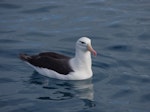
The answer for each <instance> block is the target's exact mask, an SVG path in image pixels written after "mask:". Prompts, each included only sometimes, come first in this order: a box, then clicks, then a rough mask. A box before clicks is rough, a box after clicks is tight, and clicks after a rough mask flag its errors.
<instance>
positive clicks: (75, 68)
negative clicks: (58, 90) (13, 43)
mask: <svg viewBox="0 0 150 112" xmlns="http://www.w3.org/2000/svg"><path fill="white" fill-rule="evenodd" d="M91 53H92V54H93V55H94V56H96V55H97V53H96V51H95V50H94V49H93V48H92V45H91V39H89V38H88V37H81V38H79V39H78V40H77V42H76V46H75V56H74V57H72V58H71V57H69V56H65V55H63V54H59V53H55V52H43V53H39V54H38V55H27V54H20V59H21V60H23V61H24V62H26V63H27V64H28V65H30V66H31V67H32V68H34V69H35V71H37V72H38V73H40V74H42V75H44V76H47V77H51V78H56V79H60V80H85V79H89V78H91V77H92V76H93V72H92V60H91Z"/></svg>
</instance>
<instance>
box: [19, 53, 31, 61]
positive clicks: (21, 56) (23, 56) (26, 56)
mask: <svg viewBox="0 0 150 112" xmlns="http://www.w3.org/2000/svg"><path fill="white" fill-rule="evenodd" d="M19 57H20V59H21V60H23V61H29V60H30V59H31V56H28V55H27V54H20V55H19Z"/></svg>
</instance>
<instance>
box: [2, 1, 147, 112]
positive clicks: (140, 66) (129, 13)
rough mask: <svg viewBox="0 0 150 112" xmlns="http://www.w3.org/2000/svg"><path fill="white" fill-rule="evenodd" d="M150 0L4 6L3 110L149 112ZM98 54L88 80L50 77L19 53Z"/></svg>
mask: <svg viewBox="0 0 150 112" xmlns="http://www.w3.org/2000/svg"><path fill="white" fill-rule="evenodd" d="M149 12H150V1H149V0H125V1H122V0H82V1H81V0H0V112H149V111H150V13H149ZM82 36H88V37H89V38H91V39H92V45H93V48H94V49H95V50H96V51H97V52H98V56H97V57H92V59H93V66H92V69H93V72H94V76H93V77H92V78H91V79H89V80H84V81H61V80H57V79H51V78H48V77H44V76H42V75H40V74H38V73H36V72H35V71H34V70H33V69H32V68H30V67H29V66H27V65H26V64H25V63H23V62H22V61H21V60H20V59H19V58H18V55H19V53H27V54H36V53H39V52H44V51H54V52H59V53H63V54H65V55H68V56H71V57H73V56H74V45H75V42H76V40H77V39H78V38H80V37H82Z"/></svg>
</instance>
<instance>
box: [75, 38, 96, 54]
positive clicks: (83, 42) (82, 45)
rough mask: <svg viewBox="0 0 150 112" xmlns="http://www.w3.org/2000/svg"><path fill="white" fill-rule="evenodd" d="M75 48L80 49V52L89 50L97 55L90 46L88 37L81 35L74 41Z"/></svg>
mask: <svg viewBox="0 0 150 112" xmlns="http://www.w3.org/2000/svg"><path fill="white" fill-rule="evenodd" d="M76 50H81V51H82V52H91V53H92V54H93V55H94V56H96V55H97V53H96V51H95V50H94V49H93V48H92V45H91V39H89V38H88V37H81V38H80V39H79V40H78V41H77V42H76Z"/></svg>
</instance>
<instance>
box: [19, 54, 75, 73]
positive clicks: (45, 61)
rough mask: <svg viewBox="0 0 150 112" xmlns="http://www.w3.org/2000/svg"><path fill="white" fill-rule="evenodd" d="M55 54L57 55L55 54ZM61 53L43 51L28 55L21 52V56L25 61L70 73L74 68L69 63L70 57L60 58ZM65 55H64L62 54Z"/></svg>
mask: <svg viewBox="0 0 150 112" xmlns="http://www.w3.org/2000/svg"><path fill="white" fill-rule="evenodd" d="M54 55H55V56H54ZM58 56H60V54H57V55H56V54H52V53H49V54H48V53H46V54H45V53H41V54H39V55H34V56H28V55H25V54H21V55H20V58H21V59H22V60H24V61H27V62H29V63H30V64H32V65H34V66H36V67H40V68H47V69H50V70H53V71H56V72H58V73H60V74H64V75H67V74H68V73H70V72H72V71H73V70H72V68H71V66H70V65H69V60H70V58H69V57H64V58H62V59H61V58H60V59H59V57H58ZM61 56H63V55H61Z"/></svg>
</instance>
